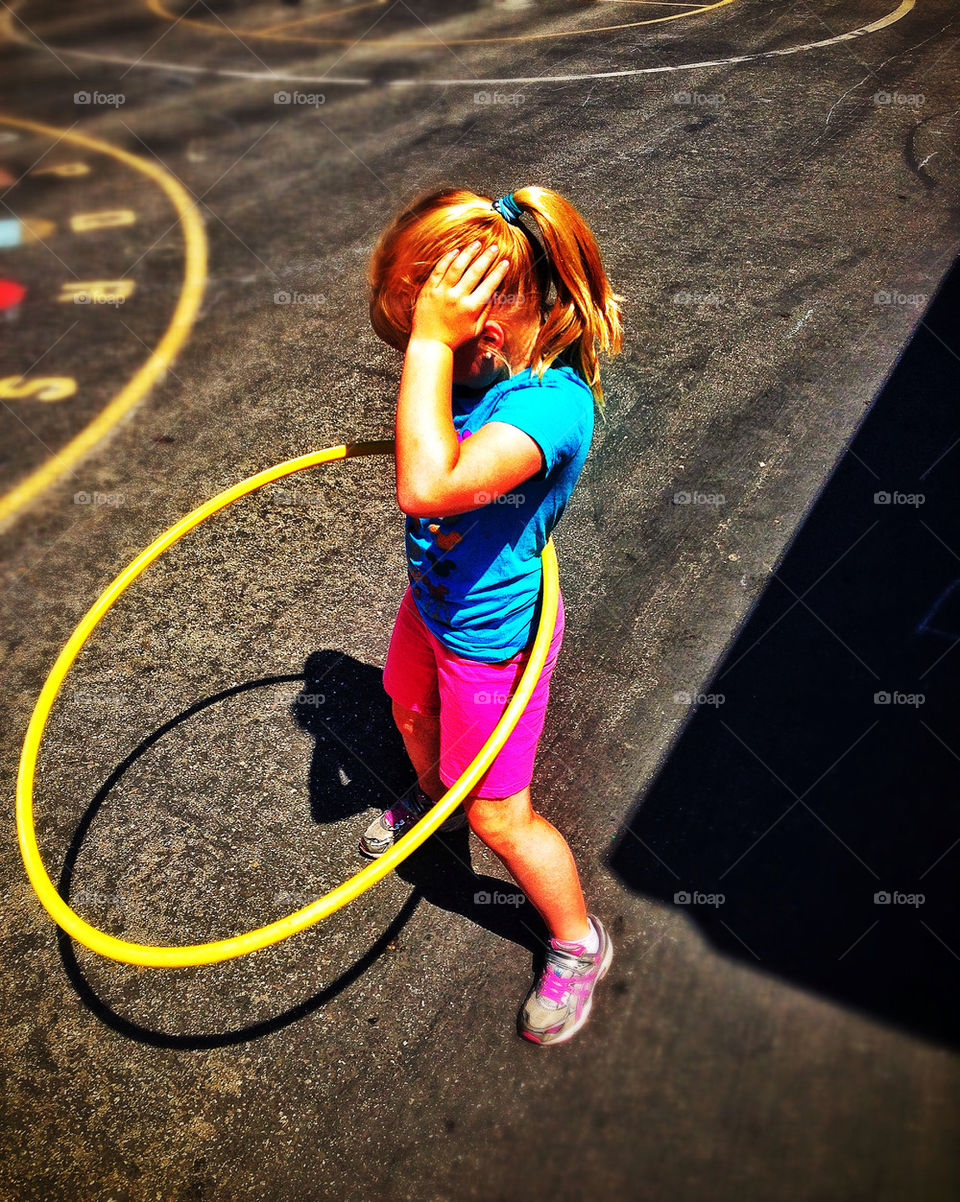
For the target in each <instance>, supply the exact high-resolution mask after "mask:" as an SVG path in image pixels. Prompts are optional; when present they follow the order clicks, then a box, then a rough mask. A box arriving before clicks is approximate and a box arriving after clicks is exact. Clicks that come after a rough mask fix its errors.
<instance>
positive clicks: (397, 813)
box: [360, 785, 467, 860]
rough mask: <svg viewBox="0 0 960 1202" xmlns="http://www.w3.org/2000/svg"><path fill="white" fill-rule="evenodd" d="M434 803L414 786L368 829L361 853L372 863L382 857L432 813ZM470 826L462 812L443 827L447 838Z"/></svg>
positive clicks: (449, 819)
mask: <svg viewBox="0 0 960 1202" xmlns="http://www.w3.org/2000/svg"><path fill="white" fill-rule="evenodd" d="M434 804H435V803H434V802H433V801H432V800H431V799H430V798H429V797H428V796H427V795H426V793H424V791H423V790H422V789H421V788H420V786H419V785H414V786H413V788H412V789H410V790H409V791H408V792H407V793H405V794H404V796H403V797H401V798H400V800H399V801H398V802H397V803H396V804H395V805H393V806H391V808H390V809H389V810H384V811H383V813H382V814H381V815H380V817H379V818H377V819H375V820H374V821H373V822H371V824H370V825H369V826H368V827H367V829H366V831H365V832H364V834H363V837H362V838H361V840H360V852H361V854H362V855H365V856H367V857H368V858H369V859H371V860H375V859H377V857H378V856H382V855H383V853H384V852H385V851H387V849H388V848H391V847H392V846H393V845H394V843H396V841H397V840H398V839H399V838H400V836H401V835H405V834H406V833H407V831H408V830H410V828H411V827H412V826H416V824H417V823H418V822H419V821H420V819H421V818H422V817H423V816H424V814H426V813H427V811H428V810H432V809H433V807H434ZM466 825H467V816H466V814H465V813H464V812H463V810H462V809H461V810H458V811H456V812H455V813H454V814H452V815H451V817H449V818H448V819H447V820H446V822H444V823H443V825H442V826H441V827H440V828H439V830H440V831H442V832H443V833H444V834H445V835H447V834H449V833H450V832H451V831H460V830H463V828H464V827H465V826H466Z"/></svg>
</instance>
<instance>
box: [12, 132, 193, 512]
mask: <svg viewBox="0 0 960 1202" xmlns="http://www.w3.org/2000/svg"><path fill="white" fill-rule="evenodd" d="M0 124H2V125H12V126H14V127H15V128H17V129H25V130H29V131H30V132H31V133H36V134H43V135H45V136H47V137H50V138H57V139H61V140H63V141H66V142H72V143H73V144H74V145H76V146H82V147H84V148H85V149H87V150H91V151H94V152H95V153H97V154H105V155H109V156H110V157H111V158H114V159H116V160H117V161H118V162H120V163H123V164H124V165H125V166H127V167H132V168H133V169H134V170H135V171H139V172H140V173H141V174H142V175H145V176H147V177H148V178H149V179H151V180H153V182H154V183H155V184H157V185H158V186H159V187H160V188H161V189H162V190H163V191H164V192H165V193H166V195H167V197H168V199H169V200H170V202H171V204H172V205H173V207H174V209H175V211H176V214H177V217H178V219H179V221H180V228H181V230H182V231H183V242H184V270H183V284H182V286H181V289H180V297H179V299H178V301H177V305H176V308H175V309H174V311H173V315H172V316H171V318H170V324H169V325H168V326H167V329H166V331H165V333H164V335H163V337H162V338H161V339H160V341H159V342H158V343H157V345H156V346H155V347H154V349H153V351H152V352H151V354H150V357H149V358H148V359H147V360H146V361H145V362H144V363H143V364H142V365H141V367H140V368H139V370H138V371H137V372H136V374H135V375H133V376H132V377H131V378H130V379H129V380H128V381H127V383H126V384H125V385H124V387H123V388H121V389H120V391H119V392H118V393H117V394H116V396H115V397H114V398H113V399H112V400H111V401H110V402H109V403H108V404H107V405H106V407H105V408H104V409H103V410H101V412H100V413H99V414H98V415H97V416H96V417H95V418H94V419H93V421H91V422H90V423H89V425H87V426H85V427H84V428H83V429H82V430H81V431H80V433H79V434H77V435H76V436H75V437H74V438H72V439H71V440H70V441H69V442H68V443H67V444H66V446H65V447H63V448H62V449H61V450H60V451H58V452H57V454H56V455H54V456H53V457H52V458H51V459H48V460H47V462H46V463H44V464H42V465H41V466H40V467H39V468H37V469H36V471H34V472H31V474H30V475H29V476H27V477H26V478H25V479H24V480H21V481H20V483H19V484H17V485H16V486H15V487H14V488H13V489H11V491H10V492H8V493H5V494H3V495H2V496H0V529H2V528H3V527H4V526H5V525H7V524H8V523H9V522H10V521H11V520H12V519H13V518H14V517H15V516H16V515H17V514H18V513H19V512H20V510H22V509H23V508H24V507H25V506H26V505H28V504H29V503H30V502H31V501H32V500H33V499H34V498H35V497H36V496H37V495H38V494H39V493H41V492H42V491H43V490H44V489H45V488H49V486H50V485H51V484H53V483H54V481H56V480H57V479H59V477H60V476H62V475H63V474H64V473H65V472H67V471H69V470H70V468H72V467H73V465H74V464H75V463H77V462H78V461H79V460H80V459H81V458H83V456H84V455H86V454H87V453H88V452H89V451H90V450H92V448H93V447H95V446H96V444H97V443H98V442H100V440H101V439H103V438H104V437H105V436H106V435H107V434H108V433H109V432H110V431H111V430H112V429H113V427H114V426H116V424H117V423H118V422H119V421H120V420H121V418H123V417H124V416H125V415H126V414H127V413H129V412H130V410H131V409H132V408H133V406H134V405H135V404H136V403H137V402H138V401H139V400H140V399H141V398H142V397H143V396H144V395H145V394H146V393H147V392H148V391H149V390H150V388H152V387H153V385H154V384H155V383H156V382H157V380H158V379H159V378H160V377H161V376H162V375H163V373H164V372H165V371H166V370H167V368H168V367H169V366H170V365H171V364H172V363H173V361H174V359H175V357H176V355H177V352H178V351H179V350H180V348H181V347H182V346H183V344H184V342H186V340H187V338H188V337H189V335H190V330H191V328H192V327H193V323H194V321H196V317H197V312H198V310H199V308H200V302H201V300H202V299H203V289H204V286H205V284H206V279H207V236H206V233H205V232H204V228H203V222H202V221H201V220H200V218H199V216H198V214H197V210H196V206H195V204H194V201H193V199H192V198H191V196H190V195H189V193H188V192H187V191H186V189H185V188H184V187H183V186H182V185H181V184H180V183H178V181H177V180H175V179H174V178H173V176H172V175H170V174H169V173H168V172H167V171H164V169H163V168H162V167H159V166H158V165H157V164H156V163H152V162H150V160H149V159H143V158H140V157H139V156H137V155H135V154H131V153H130V152H129V151H126V150H119V149H118V148H117V147H115V146H111V145H109V143H107V142H101V141H100V140H99V139H98V138H91V137H88V136H87V135H86V134H78V133H73V132H71V131H69V130H63V129H56V128H54V127H53V126H50V125H41V124H40V123H39V122H38V121H25V120H23V119H21V118H19V117H5V116H0Z"/></svg>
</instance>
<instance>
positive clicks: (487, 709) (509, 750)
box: [383, 585, 564, 797]
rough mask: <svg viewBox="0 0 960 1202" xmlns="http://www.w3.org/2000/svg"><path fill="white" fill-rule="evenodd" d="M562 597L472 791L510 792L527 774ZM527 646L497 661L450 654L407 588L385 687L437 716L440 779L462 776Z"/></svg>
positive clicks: (503, 702) (557, 640) (555, 650)
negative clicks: (523, 691) (522, 696)
mask: <svg viewBox="0 0 960 1202" xmlns="http://www.w3.org/2000/svg"><path fill="white" fill-rule="evenodd" d="M563 626H564V611H563V595H562V594H561V596H560V604H559V610H558V613H557V624H556V627H555V629H554V632H553V640H552V641H551V643H550V650H549V652H548V653H547V659H546V663H545V664H544V667H543V672H542V673H541V675H540V679H539V680H538V682H537V685H536V687H535V688H534V690H533V695H532V696H531V698H530V701H529V703H528V705H527V707H526V709H525V710H524V712H523V713H522V714H521V715H520V721H519V722H518V723H517V725H516V727H515V728H514V730H513V732H512V733H511V734H510V736H509V738H508V739H507V741H506V743H504V745H503V747H502V748H501V750H500V752H499V754H498V755H497V758H496V759H495V760H494V761H493V763H492V764H491V765H490V767H489V768H488V769H487V771H486V772H485V773H484V774H483V776H481V777H480V779H479V780H478V781H477V783H476V785H474V787H473V789H472V790H471V794H472V795H473V796H477V797H509V796H510V795H511V794H512V793H519V792H520V790H521V789H524V788H526V786H527V785H529V784H530V782H531V780H532V779H533V761H534V759H535V757H536V754H537V743H538V741H539V739H540V732H541V731H542V730H543V722H544V718H545V717H546V712H547V699H548V698H549V695H550V677H551V676H552V674H553V666H554V664H555V663H556V660H557V655H558V654H559V651H560V644H561V642H562V641H563ZM529 657H530V652H529V650H524V651H518V652H517V654H516V655H514V656H512V657H511V658H510V659H506V660H502V661H501V662H500V663H497V664H484V663H480V662H478V661H477V660H473V659H465V658H464V657H463V656H461V655H457V654H455V653H454V652H453V651H451V650H450V649H449V648H448V647H446V646H445V645H444V644H443V643H441V642H440V640H439V639H438V638H437V637H436V635H435V634H433V632H432V631H430V630H428V629H427V627H426V626H425V624H424V621H423V618H422V617H421V616H420V611H419V610H418V609H417V603H416V602H415V601H414V599H413V594H412V592H411V591H410V586H409V585H408V586H407V591H406V592H405V593H404V594H403V600H402V601H401V602H400V610H399V612H398V613H397V620H396V622H395V623H394V627H393V635H392V636H391V639H390V649H389V651H388V652H387V662H386V664H385V666H384V669H383V687H384V688H385V689H386V691H387V693H388V694H389V695H390V697H391V698H392V699H393V700H394V701H396V702H397V704H398V705H402V706H403V707H404V708H405V709H409V710H413V711H414V712H416V713H418V714H431V715H437V714H439V715H440V765H439V769H440V779H441V780H442V781H443V783H444V784H445V785H447V786H448V787H449V786H450V785H452V784H454V782H455V781H456V780H457V779H458V778H459V777H460V776H461V775H462V774H463V771H464V769H465V768H466V767H467V765H468V764H469V763H470V761H471V760H472V759H473V758H474V756H475V755H476V754H477V752H478V751H479V750H480V748H481V747H482V746H483V744H484V743H485V742H486V741H487V739H488V738H489V736H490V732H491V731H492V730H493V728H494V727H495V726H496V724H497V722H498V721H499V720H500V717H501V715H502V714H503V711H504V710H505V709H506V707H507V701H508V700H509V698H510V695H511V693H512V692H513V691H514V688H515V687H516V684H517V681H518V680H519V679H520V676H521V674H522V672H523V669H524V668H525V667H526V665H527V661H528V659H529Z"/></svg>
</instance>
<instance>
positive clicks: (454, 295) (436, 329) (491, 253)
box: [410, 242, 510, 351]
mask: <svg viewBox="0 0 960 1202" xmlns="http://www.w3.org/2000/svg"><path fill="white" fill-rule="evenodd" d="M480 246H481V243H480V242H473V243H471V244H470V246H468V247H467V248H466V249H465V250H461V249H460V248H459V247H457V248H456V249H455V250H451V251H448V252H447V253H446V254H445V255H444V256H443V258H442V259H441V260H440V262H439V263H438V264H437V265H436V267H435V268H434V269H433V272H432V273H431V275H430V277H429V279H428V280H427V281H426V283H425V284H424V285H423V287H422V288H421V289H420V292H419V293H418V295H417V302H416V304H415V305H414V309H413V322H412V326H411V330H410V337H411V338H425V339H430V340H432V341H435V342H442V343H443V344H444V345H445V346H448V347H449V348H450V349H451V350H452V351H455V350H456V349H457V347H458V346H461V345H462V344H463V343H464V342H469V340H470V339H471V338H475V337H476V336H477V335H478V334H479V333H480V331H481V330H482V329H483V327H484V324H485V322H486V320H487V317H488V316H489V313H490V308H491V306H492V304H493V294H494V292H495V291H496V290H497V286H498V285H499V284H500V283H501V282H502V280H503V277H504V276H505V275H506V274H507V269H508V268H509V266H510V264H509V261H508V260H507V259H501V260H500V261H499V262H497V261H496V260H497V254H498V252H499V247H498V246H497V245H496V244H495V243H494V245H493V246H488V247H487V249H486V250H485V251H484V252H483V253H482V254H479V253H478V252H479V251H480Z"/></svg>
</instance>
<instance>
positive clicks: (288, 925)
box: [16, 439, 559, 968]
mask: <svg viewBox="0 0 960 1202" xmlns="http://www.w3.org/2000/svg"><path fill="white" fill-rule="evenodd" d="M393 450H394V443H393V440H392V439H391V440H386V441H379V442H359V443H349V444H341V445H339V446H335V447H327V448H326V449H324V450H322V451H315V452H312V453H311V454H309V455H303V456H300V457H299V458H297V459H291V460H287V461H285V462H283V463H280V464H277V465H276V466H275V467H272V468H267V469H266V470H264V471H262V472H259V473H258V474H257V475H255V476H251V477H249V478H248V479H246V480H242V481H240V482H239V483H238V484H235V485H233V486H232V487H231V488H228V489H226V490H225V491H224V492H222V493H219V494H218V495H217V496H215V497H213V498H212V499H211V500H209V501H207V502H206V503H205V504H203V505H201V506H200V507H199V508H198V509H195V510H194V511H193V512H192V513H190V514H188V515H187V516H186V517H185V518H183V519H182V520H181V521H180V522H178V523H177V524H176V525H175V526H173V527H171V529H170V530H168V531H166V533H164V534H162V535H161V536H160V537H159V538H157V539H156V540H155V541H154V542H153V543H151V544H150V546H149V547H148V548H147V549H146V550H145V551H144V552H142V554H141V555H139V556H138V557H137V559H135V560H134V561H133V563H131V564H130V565H129V567H127V568H126V569H125V570H124V571H123V572H121V573H120V575H119V576H117V578H116V579H115V580H114V581H113V583H112V584H111V585H110V586H109V587H108V588H107V590H106V591H105V592H104V593H103V594H102V595H101V596H100V597H99V598H98V600H97V601H96V602H95V604H94V605H93V606H92V607H91V609H90V610H89V611H88V612H87V613H86V615H85V616H84V617H83V619H82V620H81V621H80V623H79V625H78V626H77V628H76V629H75V630H74V632H73V634H72V635H71V636H70V639H69V640H68V642H67V644H66V646H65V647H64V648H63V650H62V651H61V652H60V655H59V656H58V658H57V660H56V662H55V664H54V666H53V668H52V669H51V671H50V674H49V676H48V677H47V679H46V681H45V682H44V685H43V688H42V689H41V691H40V696H39V697H38V699H37V702H36V705H35V706H34V710H33V714H32V715H31V718H30V724H29V726H28V728H27V733H26V737H25V739H24V744H23V750H22V752H21V756H20V767H19V771H18V774H17V812H16V816H17V834H18V838H19V841H20V851H21V854H22V856H23V862H24V866H25V868H26V871H27V876H28V877H29V879H30V883H31V885H32V886H33V888H34V891H35V892H36V894H37V897H38V899H39V900H40V902H41V904H42V905H43V907H44V909H45V910H46V911H47V913H48V914H49V915H50V917H51V918H52V919H53V920H54V921H55V922H56V923H57V924H58V925H59V926H60V927H61V928H62V929H63V930H64V931H65V932H66V933H67V934H68V935H70V936H71V937H72V938H74V939H76V940H77V941H78V942H79V943H82V944H83V945H84V946H85V947H87V948H89V949H90V950H91V951H95V952H97V953H99V954H100V955H103V956H107V957H109V958H110V959H113V960H119V961H121V962H123V963H127V964H139V965H143V966H145V967H152V968H181V967H188V966H196V965H201V964H214V963H218V962H220V961H222V960H228V959H232V958H234V957H236V956H242V955H246V954H247V953H248V952H253V951H257V950H259V949H261V948H264V947H269V946H271V945H272V944H274V943H279V942H280V940H282V939H286V938H288V937H289V936H291V935H293V934H296V933H297V932H298V931H302V930H305V929H306V928H307V927H309V926H312V925H313V924H314V923H317V922H319V921H320V920H321V919H323V918H326V917H328V916H329V915H330V914H333V913H335V912H336V911H337V910H339V909H340V908H341V907H343V906H345V905H347V903H348V902H350V901H352V900H354V899H355V898H356V897H359V896H360V894H361V893H363V892H365V891H366V890H367V889H369V888H371V887H372V886H373V885H375V884H376V883H377V882H378V881H380V880H382V879H383V877H385V876H386V875H387V874H388V873H389V872H390V871H391V870H392V869H394V868H395V867H396V866H397V865H398V864H400V863H402V861H403V860H405V859H406V858H407V857H408V856H409V855H411V854H412V852H414V851H415V850H416V848H418V847H419V846H420V845H421V844H422V843H423V842H424V841H425V840H426V839H428V838H429V837H430V836H431V835H432V834H433V833H434V832H435V831H436V830H437V829H438V828H439V827H440V826H441V825H442V824H443V822H444V821H445V820H446V819H447V818H448V817H449V816H450V815H451V814H452V813H453V811H454V810H455V809H456V807H457V806H458V805H459V804H460V803H461V801H462V800H463V798H464V797H465V796H466V795H467V793H468V792H469V791H470V789H471V787H472V786H473V785H474V784H475V783H476V781H478V780H479V778H480V777H481V776H482V775H483V773H484V772H485V771H486V769H487V768H488V767H489V766H490V764H491V763H492V762H493V760H494V758H495V757H496V755H497V753H498V752H499V751H500V748H501V747H502V746H503V744H504V743H505V742H506V740H507V738H508V736H509V734H510V732H511V731H512V730H513V728H514V727H515V726H516V724H517V722H518V721H519V718H520V715H521V714H522V713H523V710H524V708H525V706H526V704H527V702H528V701H529V699H530V695H531V694H532V692H533V689H534V687H535V685H536V682H537V680H538V678H539V676H540V673H541V672H542V670H543V665H544V663H545V661H546V657H547V653H548V651H549V646H550V641H551V639H552V636H553V629H554V625H555V622H556V617H557V605H558V599H559V581H558V576H557V565H556V554H555V552H554V548H553V542H552V540H549V539H548V541H547V543H546V545H545V546H544V548H543V552H542V555H541V562H542V566H543V573H542V603H541V616H540V624H539V627H538V629H537V634H536V637H535V639H534V643H533V646H532V648H531V652H530V658H529V660H528V662H527V666H526V668H525V669H524V672H523V674H522V676H521V678H520V681H519V683H518V685H517V688H516V691H515V692H514V694H513V696H512V697H511V698H510V701H509V702H508V704H507V706H506V708H505V710H504V712H503V714H502V716H501V718H500V721H499V722H498V723H497V725H496V727H495V728H494V730H493V732H492V734H491V735H490V738H489V739H488V740H487V742H486V743H485V744H484V746H483V747H482V748H481V749H480V751H479V752H478V753H477V755H476V756H475V757H474V759H473V760H472V761H471V762H470V764H469V765H468V766H467V768H466V769H465V771H464V773H463V775H462V776H461V777H460V779H459V780H458V781H457V782H456V783H455V784H454V785H453V786H452V787H451V788H450V789H449V790H448V791H447V792H446V793H445V794H444V796H443V797H442V798H441V799H440V800H439V801H438V802H437V804H436V805H435V806H434V807H433V809H432V810H430V811H429V812H428V813H427V814H426V815H425V816H424V817H423V818H422V819H421V820H420V822H419V823H417V825H416V826H415V827H414V828H413V829H412V830H410V831H408V832H407V834H405V835H403V836H402V837H401V838H400V839H398V840H397V842H396V843H395V844H394V846H393V847H391V848H390V849H389V850H388V851H387V852H385V853H384V854H383V855H382V856H381V857H380V858H379V860H376V861H374V862H373V863H371V864H368V865H367V866H366V867H365V868H363V869H362V870H361V871H360V872H358V873H357V874H356V875H355V876H353V877H351V878H350V879H349V880H347V881H345V882H344V883H343V884H342V885H339V886H337V887H336V888H335V889H333V890H331V891H330V892H329V893H327V894H326V895H325V896H324V897H321V898H319V899H318V900H317V901H315V902H312V903H311V904H310V905H308V906H305V907H304V908H302V909H300V910H297V911H295V912H294V913H292V914H289V915H287V916H286V917H284V918H280V919H277V920H276V921H275V922H271V923H269V924H267V925H266V926H263V927H258V928H257V929H255V930H253V931H247V932H246V933H244V934H241V935H234V936H232V937H230V938H227V939H220V940H214V941H212V942H209V943H200V944H193V945H188V946H173V947H159V946H155V945H152V944H143V943H133V942H129V941H127V940H123V939H118V938H116V937H115V936H113V935H108V934H106V933H105V932H103V931H99V930H97V929H96V928H95V927H93V926H91V925H90V924H89V923H87V922H86V921H85V920H84V919H83V918H81V917H80V915H79V914H77V913H76V912H75V911H74V910H72V909H71V908H70V906H69V905H67V903H66V902H65V901H64V899H63V898H62V897H61V896H60V894H59V893H58V892H57V890H56V889H55V888H54V885H53V882H52V880H51V879H50V876H49V874H48V873H47V870H46V868H45V867H44V865H43V861H42V859H41V856H40V849H39V847H38V845H37V838H36V831H35V829H34V822H33V780H34V772H35V769H36V762H37V756H38V754H39V750H40V743H41V740H42V738H43V732H44V729H45V726H46V722H47V719H48V717H49V715H50V711H51V709H52V707H53V703H54V701H55V700H56V697H57V694H58V692H59V689H60V686H61V684H62V683H63V680H64V678H65V677H66V674H67V672H68V671H69V669H70V667H71V665H72V664H73V662H74V660H75V659H76V657H77V656H78V655H79V653H80V651H81V650H82V648H83V646H84V645H85V644H86V642H87V640H88V639H89V637H90V635H91V634H92V632H93V630H94V629H95V627H96V625H97V623H98V622H99V621H100V619H101V618H102V617H103V616H104V614H106V613H107V611H108V610H109V609H110V607H111V606H112V605H113V603H114V602H115V601H116V600H117V599H118V598H119V597H120V596H121V595H122V594H123V593H124V592H125V590H126V589H127V588H128V587H129V586H130V585H131V584H132V583H133V582H134V580H136V579H137V577H138V576H140V575H141V573H142V572H144V571H145V570H146V568H147V567H149V565H150V564H151V563H152V562H153V561H154V560H155V559H157V558H159V556H160V555H162V554H163V552H164V551H165V550H167V548H169V547H170V546H172V545H173V544H174V543H175V542H177V541H178V540H179V539H181V538H182V537H183V536H184V535H185V534H187V533H188V532H189V531H190V530H192V529H193V528H194V527H196V526H198V525H199V524H200V523H201V522H203V521H205V520H206V519H207V518H209V517H212V516H213V514H215V513H217V512H219V511H220V510H221V509H224V508H226V507H227V506H228V505H230V504H232V503H233V502H234V501H237V500H239V499H240V498H241V497H243V496H246V495H247V494H248V493H251V492H253V491H255V490H256V489H258V488H262V487H264V485H266V484H270V483H272V482H273V481H275V480H279V479H281V478H283V477H284V476H289V475H292V474H293V473H294V472H299V471H304V470H306V469H307V468H310V467H315V466H317V465H318V464H321V463H327V462H331V461H334V460H338V459H346V458H351V457H354V456H363V455H385V454H391V453H392V452H393Z"/></svg>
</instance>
